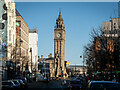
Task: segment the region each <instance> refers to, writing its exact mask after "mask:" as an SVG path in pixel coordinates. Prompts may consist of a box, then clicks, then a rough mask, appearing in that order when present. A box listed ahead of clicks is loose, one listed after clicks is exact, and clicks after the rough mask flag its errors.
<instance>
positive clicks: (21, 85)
mask: <svg viewBox="0 0 120 90" xmlns="http://www.w3.org/2000/svg"><path fill="white" fill-rule="evenodd" d="M18 81H19V83H20V87H21V88H25V84H24V82H23V81H22V80H21V79H18Z"/></svg>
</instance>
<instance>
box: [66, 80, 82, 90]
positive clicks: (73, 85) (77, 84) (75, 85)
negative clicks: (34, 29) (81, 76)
mask: <svg viewBox="0 0 120 90" xmlns="http://www.w3.org/2000/svg"><path fill="white" fill-rule="evenodd" d="M68 88H69V89H79V90H82V88H83V86H82V81H81V80H71V81H70V83H69V85H68Z"/></svg>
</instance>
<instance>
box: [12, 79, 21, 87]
mask: <svg viewBox="0 0 120 90" xmlns="http://www.w3.org/2000/svg"><path fill="white" fill-rule="evenodd" d="M12 81H13V82H14V84H15V85H16V86H17V88H21V85H20V82H19V81H18V80H12Z"/></svg>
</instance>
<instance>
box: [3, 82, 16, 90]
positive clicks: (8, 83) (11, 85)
mask: <svg viewBox="0 0 120 90" xmlns="http://www.w3.org/2000/svg"><path fill="white" fill-rule="evenodd" d="M8 88H17V86H16V85H15V84H14V82H13V81H2V90H4V89H8Z"/></svg>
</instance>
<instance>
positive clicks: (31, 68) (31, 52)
mask: <svg viewBox="0 0 120 90" xmlns="http://www.w3.org/2000/svg"><path fill="white" fill-rule="evenodd" d="M30 52H31V73H32V48H30Z"/></svg>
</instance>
